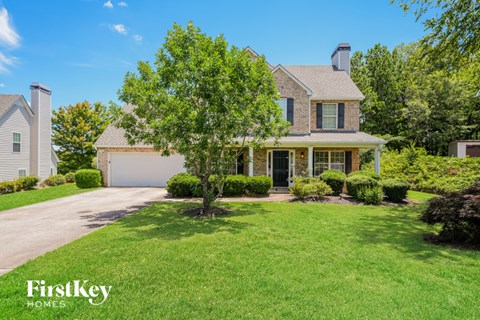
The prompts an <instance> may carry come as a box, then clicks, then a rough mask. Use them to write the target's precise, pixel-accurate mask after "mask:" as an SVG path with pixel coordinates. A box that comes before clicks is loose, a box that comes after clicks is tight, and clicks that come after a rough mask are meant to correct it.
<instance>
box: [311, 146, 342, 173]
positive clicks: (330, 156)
mask: <svg viewBox="0 0 480 320" xmlns="http://www.w3.org/2000/svg"><path fill="white" fill-rule="evenodd" d="M318 152H327V153H328V163H327V165H328V170H332V152H342V153H343V172H345V169H346V167H345V166H346V163H345V162H346V156H345V155H346V152H345V151H338V150H317V151H315V150H314V151H313V154H314V155H315V153H318ZM314 159H317V157H315V156H314ZM322 163H323V164H325V163H324V162H322ZM335 164H339V162H335ZM313 175H314V176H318V175H315V162H313Z"/></svg>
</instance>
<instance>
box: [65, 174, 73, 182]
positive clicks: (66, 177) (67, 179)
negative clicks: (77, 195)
mask: <svg viewBox="0 0 480 320" xmlns="http://www.w3.org/2000/svg"><path fill="white" fill-rule="evenodd" d="M65 180H66V181H67V182H68V183H72V182H75V173H73V172H69V173H67V174H66V175H65Z"/></svg>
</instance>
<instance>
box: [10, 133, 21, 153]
mask: <svg viewBox="0 0 480 320" xmlns="http://www.w3.org/2000/svg"><path fill="white" fill-rule="evenodd" d="M15 134H18V135H19V136H20V142H15V141H13V140H14V139H13V137H14V135H15ZM14 143H18V144H20V151H14V150H13V144H14ZM21 152H22V134H21V133H20V132H12V153H21Z"/></svg>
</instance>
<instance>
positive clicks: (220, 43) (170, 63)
mask: <svg viewBox="0 0 480 320" xmlns="http://www.w3.org/2000/svg"><path fill="white" fill-rule="evenodd" d="M119 96H120V99H121V100H122V101H124V102H126V103H131V104H133V105H135V106H136V108H135V109H134V110H133V112H132V113H124V114H123V115H122V116H121V117H120V118H119V121H118V126H119V127H121V128H124V129H125V131H126V137H127V139H128V141H129V143H130V144H134V143H137V142H144V143H146V144H149V145H153V147H154V148H155V150H157V151H161V152H162V154H163V155H169V154H170V153H171V152H175V153H179V154H182V155H183V156H184V157H185V165H186V167H187V169H188V170H189V171H190V172H191V173H192V174H194V175H195V176H197V177H198V178H200V181H201V184H202V188H203V205H202V208H201V210H200V214H202V215H208V214H210V212H209V211H210V206H211V203H212V202H213V201H214V200H215V199H216V198H217V196H219V195H221V193H222V188H223V183H224V177H225V174H226V173H227V171H228V169H229V168H230V167H231V165H232V163H233V161H234V155H233V153H232V152H231V151H232V148H233V147H235V148H238V149H240V150H241V149H243V148H244V147H246V146H252V147H259V146H260V145H261V144H262V142H264V141H265V140H266V139H268V138H273V139H275V140H278V138H279V137H281V136H282V135H285V134H286V127H287V123H286V121H284V120H283V116H282V113H281V110H280V107H279V106H278V105H277V103H276V99H277V89H276V87H275V82H274V78H273V75H272V73H271V71H270V69H269V67H268V64H267V62H266V61H265V59H264V57H258V58H257V59H252V58H251V57H250V56H249V55H248V54H247V52H245V51H244V50H241V49H239V48H237V47H235V46H231V47H230V46H229V45H228V43H227V42H226V40H225V39H224V37H223V36H221V35H220V36H217V37H215V38H212V37H210V36H207V35H206V34H204V33H202V32H201V31H200V29H199V28H197V27H195V26H194V25H193V24H192V23H189V24H188V25H187V26H186V27H185V28H182V27H181V26H179V25H177V24H174V25H173V28H172V29H171V30H169V31H168V35H167V37H166V39H165V43H164V44H163V46H162V48H160V49H159V50H158V52H157V54H156V59H155V62H154V64H153V66H152V65H150V64H149V63H148V62H139V63H138V74H134V73H127V75H126V76H125V80H124V85H123V87H122V89H121V90H120V91H119ZM212 175H215V177H216V179H211V176H212Z"/></svg>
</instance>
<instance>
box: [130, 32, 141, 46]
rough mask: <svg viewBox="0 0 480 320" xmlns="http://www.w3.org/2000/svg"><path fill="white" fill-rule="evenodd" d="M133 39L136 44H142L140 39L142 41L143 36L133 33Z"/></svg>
mask: <svg viewBox="0 0 480 320" xmlns="http://www.w3.org/2000/svg"><path fill="white" fill-rule="evenodd" d="M132 38H133V40H135V42H136V43H138V44H142V41H143V37H142V36H141V35H139V34H134V35H133V36H132Z"/></svg>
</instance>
